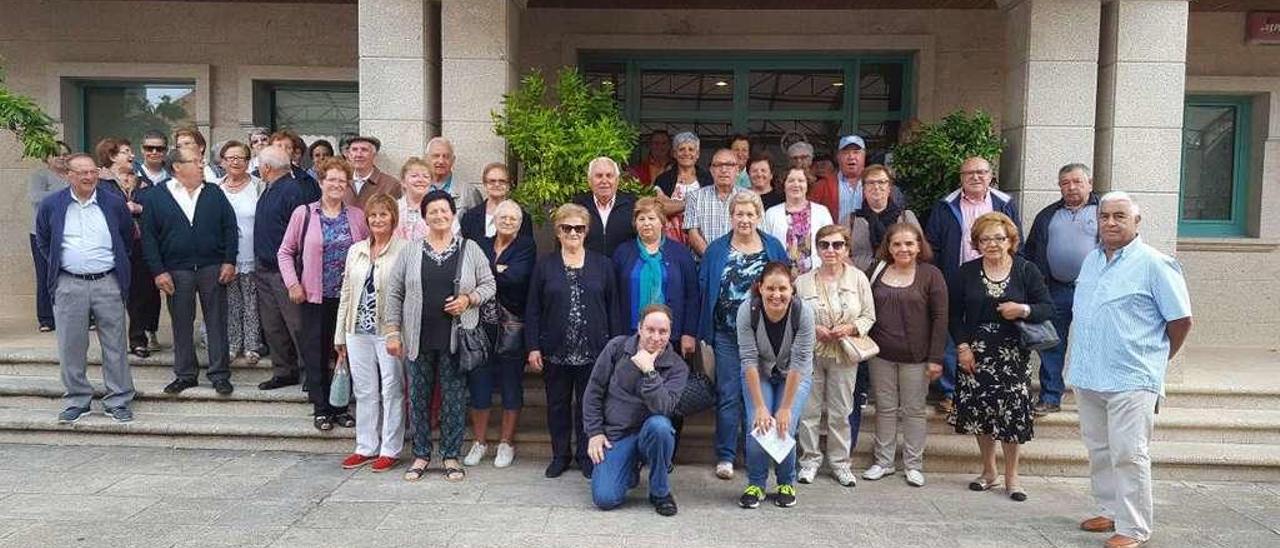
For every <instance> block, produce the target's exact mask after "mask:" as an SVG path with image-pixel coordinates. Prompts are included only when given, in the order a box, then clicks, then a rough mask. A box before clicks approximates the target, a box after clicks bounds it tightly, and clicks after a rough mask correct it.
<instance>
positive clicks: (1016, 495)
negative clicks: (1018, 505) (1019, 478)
mask: <svg viewBox="0 0 1280 548" xmlns="http://www.w3.org/2000/svg"><path fill="white" fill-rule="evenodd" d="M1004 492H1005V493H1006V494H1008V495H1009V498H1011V499H1013V500H1014V501H1017V502H1025V501H1026V500H1027V492H1026V491H1023V490H1022V488H1021V487H1018V486H1013V487H1007V488H1005V490H1004Z"/></svg>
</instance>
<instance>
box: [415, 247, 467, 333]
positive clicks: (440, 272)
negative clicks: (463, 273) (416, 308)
mask: <svg viewBox="0 0 1280 548" xmlns="http://www.w3.org/2000/svg"><path fill="white" fill-rule="evenodd" d="M461 256H462V251H461V250H458V251H454V252H453V254H451V255H449V258H447V259H445V260H444V262H443V263H440V264H436V261H435V260H433V259H432V258H430V257H428V256H427V254H426V253H423V254H422V280H423V282H424V283H423V284H422V335H421V338H420V339H419V342H418V348H419V349H421V350H444V351H446V352H447V351H448V350H449V335H450V333H451V331H452V329H453V317H452V316H450V315H449V314H447V313H446V312H445V311H444V303H445V298H447V297H449V296H451V295H453V277H454V275H455V273H456V272H457V271H458V260H459V258H460V257H461ZM428 280H429V281H430V283H426V282H427V281H428Z"/></svg>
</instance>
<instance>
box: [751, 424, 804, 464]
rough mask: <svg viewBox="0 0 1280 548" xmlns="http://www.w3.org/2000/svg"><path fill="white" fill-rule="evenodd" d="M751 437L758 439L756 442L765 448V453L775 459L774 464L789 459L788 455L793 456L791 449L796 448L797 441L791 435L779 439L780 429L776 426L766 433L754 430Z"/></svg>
mask: <svg viewBox="0 0 1280 548" xmlns="http://www.w3.org/2000/svg"><path fill="white" fill-rule="evenodd" d="M751 436H752V437H754V438H755V439H756V442H757V443H759V444H760V447H762V448H764V451H765V452H766V453H768V454H769V457H770V458H772V459H773V462H782V461H783V459H786V458H787V455H789V454H791V449H793V448H794V447H795V446H796V439H795V438H794V437H791V436H790V435H788V436H787V437H786V438H779V437H778V427H777V425H776V424H775V425H774V426H773V427H771V428H769V429H768V430H767V431H764V432H760V431H759V430H752V431H751Z"/></svg>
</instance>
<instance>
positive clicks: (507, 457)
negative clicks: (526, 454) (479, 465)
mask: <svg viewBox="0 0 1280 548" xmlns="http://www.w3.org/2000/svg"><path fill="white" fill-rule="evenodd" d="M515 460H516V448H515V447H514V446H512V445H511V444H509V443H507V442H502V443H499V444H498V454H497V455H496V456H494V457H493V466H494V467H495V468H506V467H508V466H511V463H512V462H515Z"/></svg>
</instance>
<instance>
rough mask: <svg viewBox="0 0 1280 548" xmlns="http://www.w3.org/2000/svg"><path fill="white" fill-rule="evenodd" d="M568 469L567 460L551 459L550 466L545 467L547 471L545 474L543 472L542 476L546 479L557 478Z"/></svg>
mask: <svg viewBox="0 0 1280 548" xmlns="http://www.w3.org/2000/svg"><path fill="white" fill-rule="evenodd" d="M568 469H569V459H561V458H555V459H551V464H548V465H547V470H546V472H543V475H545V476H547V477H548V478H558V477H560V475H561V474H564V471H565V470H568Z"/></svg>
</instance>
